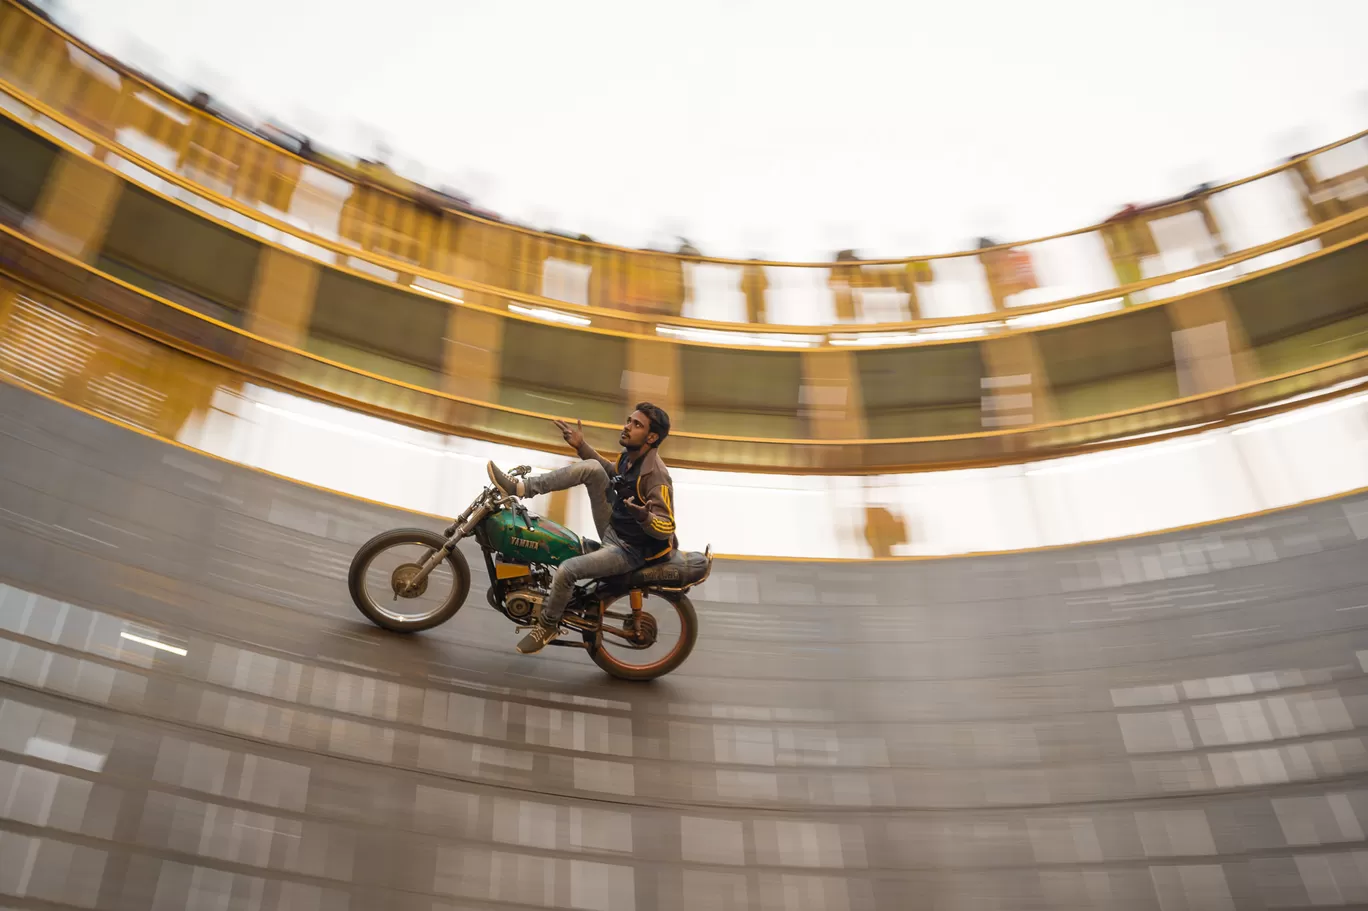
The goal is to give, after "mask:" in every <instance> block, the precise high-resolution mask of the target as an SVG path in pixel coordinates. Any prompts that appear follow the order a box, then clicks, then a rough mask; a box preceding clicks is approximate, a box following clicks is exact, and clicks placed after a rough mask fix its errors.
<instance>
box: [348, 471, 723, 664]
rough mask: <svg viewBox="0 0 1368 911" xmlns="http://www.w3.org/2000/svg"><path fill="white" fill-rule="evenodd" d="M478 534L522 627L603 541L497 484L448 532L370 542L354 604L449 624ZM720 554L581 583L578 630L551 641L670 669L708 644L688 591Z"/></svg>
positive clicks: (358, 571)
mask: <svg viewBox="0 0 1368 911" xmlns="http://www.w3.org/2000/svg"><path fill="white" fill-rule="evenodd" d="M531 470H532V469H531V468H529V467H528V466H526V465H524V466H520V467H518V468H515V469H514V470H513V471H511V472H509V475H510V476H512V477H515V478H520V477H526V476H527V475H528V474H529V473H530V472H531ZM472 536H473V537H474V538H475V541H476V542H477V543H478V544H479V545H480V550H481V551H482V552H483V553H484V560H485V568H486V569H487V570H488V571H489V606H490V607H492V608H494V610H496V611H498V612H499V613H500V614H503V615H504V616H505V617H507V618H508V619H509V620H511V621H513V623H515V624H517V625H518V626H519V627H520V628H527V627H529V626H531V625H532V624H533V623H535V622H537V619H538V616H539V614H540V612H541V607H542V605H543V604H544V603H545V601H546V598H547V597H548V595H549V591H550V586H551V576H552V574H553V573H554V571H555V568H556V567H557V566H559V565H560V564H561V563H563V562H565V561H566V560H568V559H570V558H571V557H575V556H579V555H580V554H585V553H590V552H591V551H593V550H596V549H598V547H599V544H598V542H597V541H592V540H589V539H587V538H581V537H580V536H579V535H577V534H575V533H574V532H573V531H571V530H570V529H568V528H565V527H564V526H562V525H559V524H557V523H555V522H552V521H550V520H549V519H544V518H542V517H540V516H536V515H533V514H531V513H529V512H528V510H527V508H526V507H525V506H523V505H522V504H521V503H520V502H518V501H517V500H516V499H513V498H510V497H506V496H504V495H503V494H502V493H501V492H500V491H499V490H498V489H497V488H494V487H487V488H485V490H484V491H483V492H482V493H481V494H480V495H479V496H478V497H476V498H475V501H474V502H472V503H471V504H470V506H469V507H467V508H466V511H465V512H463V513H461V515H460V516H459V517H457V519H456V521H454V522H452V523H451V525H450V526H448V527H447V529H446V530H445V531H443V532H442V533H440V534H438V533H437V532H433V531H428V530H426V529H422V528H396V529H394V530H393V531H387V532H383V533H381V534H379V535H376V536H375V537H374V538H372V539H371V540H369V541H367V542H366V543H365V544H364V545H362V546H361V549H360V550H358V551H357V552H356V556H355V557H353V558H352V563H351V570H350V572H349V573H348V576H347V582H348V587H349V588H350V589H351V596H352V600H353V601H354V602H355V603H356V606H357V608H358V609H359V610H360V611H361V613H363V614H365V615H366V618H367V619H369V620H370V621H371V622H372V623H374V624H375V625H376V626H379V627H382V628H384V629H387V630H393V631H394V632H399V633H414V632H418V631H420V630H426V629H432V628H433V627H435V626H440V625H441V624H443V623H445V622H447V621H448V620H450V619H451V618H452V617H454V616H455V615H456V612H457V611H459V610H460V609H461V606H462V605H463V604H465V600H466V596H467V595H468V594H469V592H470V566H469V564H468V563H467V562H466V558H465V555H464V554H462V553H461V552H460V551H459V550H457V549H456V545H457V544H458V543H459V542H460V541H462V540H463V539H465V538H468V537H472ZM711 551H712V549H711V548H709V549H708V550H707V551H704V552H703V553H687V552H682V551H676V552H674V553H672V554H671V555H670V556H668V557H666V558H663V559H661V560H658V561H654V562H651V563H648V564H647V565H645V566H643V567H642V568H641V569H638V570H636V571H634V572H631V573H628V574H626V575H623V576H614V577H611V578H607V579H594V580H590V581H586V582H582V583H580V584H578V585H577V586H576V587H575V592H574V595H573V596H572V597H571V599H570V603H569V605H568V606H567V607H566V610H565V614H564V616H563V617H562V618H561V628H562V630H568V631H569V633H570V636H569V637H564V636H563V637H562V638H559V639H556V640H555V641H554V642H552V643H551V644H552V645H557V646H562V647H568V648H582V649H584V650H585V651H586V652H588V653H589V657H590V658H591V659H592V660H593V662H594V663H595V664H597V665H598V666H599V667H600V668H602V669H603V670H604V671H606V672H607V673H609V674H611V675H612V676H614V677H618V678H621V679H623V680H654V679H655V678H657V677H662V676H664V675H665V674H668V673H670V671H672V670H674V669H675V668H677V667H679V666H680V665H681V664H683V663H684V660H685V659H686V658H688V657H689V653H690V652H692V651H693V647H694V643H695V642H697V641H698V616H697V614H696V613H695V612H694V607H693V603H692V602H690V601H689V597H688V592H689V590H690V589H691V588H693V587H694V586H695V585H698V584H700V583H701V582H703V581H704V580H705V579H707V578H708V574H709V573H710V572H712V552H711ZM576 634H578V635H576Z"/></svg>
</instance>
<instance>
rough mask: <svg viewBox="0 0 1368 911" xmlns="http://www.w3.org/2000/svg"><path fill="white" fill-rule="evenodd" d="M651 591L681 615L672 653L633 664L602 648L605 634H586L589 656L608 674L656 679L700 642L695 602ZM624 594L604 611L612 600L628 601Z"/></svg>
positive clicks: (605, 605) (620, 677)
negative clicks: (647, 662)
mask: <svg viewBox="0 0 1368 911" xmlns="http://www.w3.org/2000/svg"><path fill="white" fill-rule="evenodd" d="M650 594H651V595H653V596H655V597H657V598H661V599H663V600H664V601H666V602H668V603H669V604H670V605H672V606H673V607H674V609H675V612H676V613H677V614H678V615H679V621H680V637H679V642H678V643H676V645H675V647H674V648H673V649H672V650H671V651H670V653H669V654H667V655H666V656H664V657H663V658H661V659H659V660H658V661H654V662H651V663H650V664H645V665H632V664H628V663H626V662H624V661H620V660H618V659H617V658H616V657H615V656H614V655H613V654H612V653H611V652H609V651H608V650H607V649H606V648H604V647H603V642H602V640H603V634H602V633H587V632H586V633H584V634H583V635H584V641H585V643H586V644H587V645H588V647H589V648H588V651H589V657H590V658H591V659H593V662H594V663H595V664H597V665H598V666H599V668H600V669H601V670H602V671H603V672H604V673H606V674H608V675H609V676H612V677H616V678H618V679H619V680H638V681H640V680H655V679H656V678H658V677H664V676H665V675H666V674H668V673H670V672H671V671H673V670H675V669H676V668H678V667H679V666H680V665H681V664H683V663H684V662H685V661H686V660H687V659H688V657H689V655H690V653H692V652H693V649H694V645H695V644H697V642H698V614H697V612H695V611H694V606H693V602H692V601H690V600H689V597H688V595H684V594H674V593H669V594H667V593H665V592H660V591H650ZM626 598H627V596H626V595H624V596H622V597H621V598H619V599H614V601H613V602H609V603H606V604H604V605H603V606H602V608H601V610H607V609H608V608H609V607H610V606H611V605H612V604H613V603H618V602H621V601H624V600H626Z"/></svg>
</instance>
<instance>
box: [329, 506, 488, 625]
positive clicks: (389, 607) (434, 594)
mask: <svg viewBox="0 0 1368 911" xmlns="http://www.w3.org/2000/svg"><path fill="white" fill-rule="evenodd" d="M444 544H446V539H445V538H443V537H442V536H441V535H439V534H437V533H436V532H432V531H428V530H426V529H423V528H396V529H394V530H392V531H387V532H382V533H381V534H378V535H376V536H375V537H374V538H371V539H370V540H369V541H367V542H366V543H365V544H363V545H361V549H360V550H358V551H357V552H356V556H355V557H352V562H351V569H350V570H349V571H348V573H347V587H348V588H349V589H350V590H351V596H352V601H353V602H354V603H355V604H356V609H357V610H359V611H361V613H362V614H364V615H365V617H366V619H367V620H369V621H370V622H372V623H374V624H375V625H376V626H379V627H381V628H383V629H387V630H391V631H392V632H396V633H417V632H421V631H422V630H426V629H432V628H433V627H434V626H441V625H442V624H443V623H445V622H447V621H448V620H450V619H451V618H452V617H454V616H455V615H456V612H457V611H458V610H460V609H461V605H463V604H464V603H465V599H466V595H468V594H469V593H470V565H469V564H468V563H467V562H466V558H465V555H463V554H462V553H461V552H460V551H459V550H455V549H453V550H452V551H451V553H449V554H447V558H446V560H444V561H443V562H442V563H439V564H438V565H437V566H436V567H434V568H433V570H432V572H430V573H429V574H428V576H427V578H426V579H424V580H423V581H422V583H421V584H420V585H418V586H414V587H411V588H410V589H409V590H408V591H404V583H406V582H408V581H409V580H410V579H412V578H413V576H414V575H416V574H417V572H418V570H419V568H420V567H421V566H422V564H423V562H424V560H426V559H427V557H428V555H430V554H431V553H432V552H433V551H434V550H437V549H438V548H440V547H442V546H443V545H444Z"/></svg>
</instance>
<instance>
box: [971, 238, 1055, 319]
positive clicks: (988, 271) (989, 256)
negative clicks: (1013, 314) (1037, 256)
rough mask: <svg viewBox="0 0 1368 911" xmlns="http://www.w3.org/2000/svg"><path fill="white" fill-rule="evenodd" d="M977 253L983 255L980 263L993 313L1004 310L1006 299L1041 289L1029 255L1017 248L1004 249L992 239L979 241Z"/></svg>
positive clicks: (980, 257) (980, 239)
mask: <svg viewBox="0 0 1368 911" xmlns="http://www.w3.org/2000/svg"><path fill="white" fill-rule="evenodd" d="M978 249H979V250H981V251H983V252H981V253H980V254H979V262H981V263H982V264H983V271H984V275H985V277H986V278H987V280H988V291H989V293H990V294H991V295H992V297H993V309H994V310H997V311H1002V310H1006V309H1007V299H1008V298H1009V297H1011V296H1012V295H1014V294H1020V293H1021V292H1023V291H1030V290H1032V289H1034V288H1038V287H1040V284H1039V282H1037V281H1036V275H1035V264H1034V262H1032V260H1031V254H1030V253H1027V252H1026V251H1025V250H1022V249H1020V248H1018V247H1004V246H1002V245H1001V244H999V243H998V242H997V241H996V240H993V239H992V238H991V237H980V238H979V239H978Z"/></svg>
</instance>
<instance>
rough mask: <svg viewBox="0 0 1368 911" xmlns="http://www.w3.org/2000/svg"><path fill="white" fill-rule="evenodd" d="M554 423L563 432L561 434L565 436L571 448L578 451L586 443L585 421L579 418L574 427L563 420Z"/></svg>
mask: <svg viewBox="0 0 1368 911" xmlns="http://www.w3.org/2000/svg"><path fill="white" fill-rule="evenodd" d="M552 423H554V424H555V425H556V429H557V430H559V431H560V432H561V436H562V437H564V438H565V442H566V443H568V444H569V446H570V448H571V449H574V450H577V451H578V450H579V448H580V446H581V445H583V443H584V423H583V422H582V421H580V420H579V419H576V420H575V426H574V427H571V426H570V425H569V424H568V423H567V422H565V421H561V420H556V421H553V422H552Z"/></svg>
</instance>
